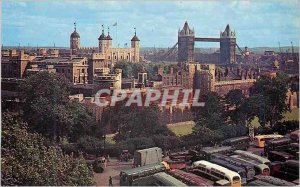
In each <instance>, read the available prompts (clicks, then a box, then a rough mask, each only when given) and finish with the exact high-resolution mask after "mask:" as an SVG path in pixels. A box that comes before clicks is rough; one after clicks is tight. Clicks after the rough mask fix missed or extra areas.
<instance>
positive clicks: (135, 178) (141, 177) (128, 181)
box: [120, 162, 169, 186]
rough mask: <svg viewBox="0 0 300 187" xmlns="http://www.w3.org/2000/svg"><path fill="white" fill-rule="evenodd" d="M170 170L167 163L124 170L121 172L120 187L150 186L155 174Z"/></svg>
mask: <svg viewBox="0 0 300 187" xmlns="http://www.w3.org/2000/svg"><path fill="white" fill-rule="evenodd" d="M166 169H169V166H168V164H167V163H165V162H161V163H158V164H150V165H146V166H142V167H137V168H132V169H128V170H123V171H121V172H120V186H146V185H150V183H151V178H150V176H152V175H153V174H155V173H159V172H163V171H165V170H166Z"/></svg>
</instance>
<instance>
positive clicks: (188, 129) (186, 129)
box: [167, 108, 299, 136]
mask: <svg viewBox="0 0 300 187" xmlns="http://www.w3.org/2000/svg"><path fill="white" fill-rule="evenodd" d="M283 120H299V109H298V108H295V109H293V110H292V111H291V112H287V113H285V114H284V119H283ZM251 123H252V124H253V125H254V126H255V127H258V125H259V123H258V118H257V117H256V118H254V120H253V121H252V122H251ZM194 126H195V122H193V121H187V122H181V123H174V124H167V127H168V128H169V129H170V130H171V131H172V132H174V133H175V134H176V136H184V135H188V134H190V133H192V129H193V127H194Z"/></svg>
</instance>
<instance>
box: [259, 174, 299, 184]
mask: <svg viewBox="0 0 300 187" xmlns="http://www.w3.org/2000/svg"><path fill="white" fill-rule="evenodd" d="M255 178H256V179H259V180H261V181H264V182H268V183H271V184H274V185H278V186H294V183H291V182H288V181H285V180H282V179H279V178H276V177H273V176H266V175H256V176H255Z"/></svg>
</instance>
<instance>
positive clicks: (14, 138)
mask: <svg viewBox="0 0 300 187" xmlns="http://www.w3.org/2000/svg"><path fill="white" fill-rule="evenodd" d="M1 140H2V142H1V154H2V155H1V157H2V158H1V183H2V185H5V186H6V185H22V186H29V185H35V186H53V185H57V186H62V185H66V186H73V185H80V186H85V185H94V182H93V173H92V171H91V170H90V169H89V167H88V166H87V164H86V162H85V160H84V159H83V157H79V158H77V159H75V158H73V157H72V155H64V154H63V153H62V151H61V149H60V148H59V147H57V146H50V147H46V146H45V145H44V139H43V137H42V136H41V135H40V134H38V133H29V132H27V124H26V123H24V122H23V121H22V120H21V119H20V118H18V117H17V116H15V115H12V114H9V113H4V114H3V115H2V139H1Z"/></svg>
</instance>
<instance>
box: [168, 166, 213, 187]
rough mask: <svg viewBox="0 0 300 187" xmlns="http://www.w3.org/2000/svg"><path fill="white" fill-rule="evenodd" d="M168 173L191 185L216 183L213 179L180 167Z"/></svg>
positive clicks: (211, 184)
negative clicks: (188, 171)
mask: <svg viewBox="0 0 300 187" xmlns="http://www.w3.org/2000/svg"><path fill="white" fill-rule="evenodd" d="M168 174H169V175H171V176H173V177H175V178H177V179H178V180H180V181H182V182H183V183H185V184H187V185H189V186H213V184H214V182H213V181H211V180H208V179H206V178H203V177H200V176H198V175H195V174H193V173H187V172H185V171H182V170H178V169H173V170H170V171H168Z"/></svg>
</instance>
